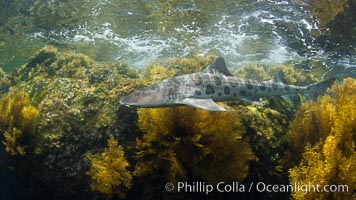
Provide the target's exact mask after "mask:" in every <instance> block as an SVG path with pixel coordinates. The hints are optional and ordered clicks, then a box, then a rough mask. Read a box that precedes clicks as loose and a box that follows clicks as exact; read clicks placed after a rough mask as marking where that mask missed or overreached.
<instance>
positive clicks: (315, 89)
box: [306, 77, 336, 100]
mask: <svg viewBox="0 0 356 200" xmlns="http://www.w3.org/2000/svg"><path fill="white" fill-rule="evenodd" d="M335 80H336V78H335V77H332V78H329V79H327V80H324V81H321V82H317V83H313V84H310V85H308V86H307V89H308V92H306V96H307V98H308V99H313V100H316V99H317V98H318V96H320V95H322V94H324V93H325V91H326V90H327V89H328V88H330V87H331V85H332V84H333V83H334V82H335Z"/></svg>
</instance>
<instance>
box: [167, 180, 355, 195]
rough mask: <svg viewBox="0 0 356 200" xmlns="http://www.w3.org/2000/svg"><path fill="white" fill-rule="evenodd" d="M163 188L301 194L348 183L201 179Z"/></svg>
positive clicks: (342, 188) (342, 189)
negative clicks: (212, 180) (328, 183)
mask: <svg viewBox="0 0 356 200" xmlns="http://www.w3.org/2000/svg"><path fill="white" fill-rule="evenodd" d="M165 190H166V191H168V192H173V191H174V192H186V193H205V194H207V195H208V194H209V193H211V192H221V193H223V192H256V191H257V192H291V193H295V192H301V193H303V194H306V193H309V192H348V191H349V187H348V185H320V184H312V183H307V184H301V183H298V182H295V183H293V184H287V185H281V184H275V185H274V184H265V183H263V182H257V183H254V182H251V183H249V184H246V183H239V182H232V183H225V182H219V183H218V184H216V185H212V184H207V183H205V182H203V181H197V182H178V183H176V184H174V183H170V182H168V183H167V184H166V185H165Z"/></svg>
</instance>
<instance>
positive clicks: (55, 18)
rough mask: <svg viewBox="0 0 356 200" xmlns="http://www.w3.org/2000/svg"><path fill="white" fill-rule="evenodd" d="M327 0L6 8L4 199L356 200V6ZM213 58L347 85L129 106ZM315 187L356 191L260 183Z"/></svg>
mask: <svg viewBox="0 0 356 200" xmlns="http://www.w3.org/2000/svg"><path fill="white" fill-rule="evenodd" d="M315 2H318V3H315V4H314V3H312V1H310V0H281V1H275V0H252V1H249V0H223V1H213V0H182V1H176V0H171V1H163V0H134V1H132V0H130V1H129V0H120V1H117V0H78V1H70V0H50V1H41V0H28V1H11V0H0V69H2V70H3V71H5V72H6V73H7V74H5V73H3V72H2V70H0V141H1V143H0V199H124V198H125V197H126V198H127V199H205V198H209V199H289V198H291V197H293V198H295V199H308V198H309V199H333V198H338V199H348V198H354V197H355V192H354V191H355V188H356V182H355V180H354V178H353V177H356V171H355V170H354V169H356V166H355V163H356V153H355V131H356V127H355V123H354V122H355V120H356V112H355V111H356V109H355V105H356V81H355V78H356V62H355V61H356V59H355V52H356V51H355V46H356V45H355V41H356V40H355V31H356V29H355V22H356V20H354V18H355V16H353V15H352V12H351V10H352V8H354V7H355V2H354V1H347V0H340V1H335V2H332V3H330V1H328V0H317V1H315ZM323 13H326V14H327V15H323ZM214 56H221V57H223V58H224V59H225V61H226V64H227V68H228V69H229V70H230V71H231V73H232V74H234V76H237V77H241V78H252V79H256V80H259V81H261V80H270V79H271V78H272V77H273V76H275V75H276V74H277V73H278V72H280V71H282V72H284V74H285V77H284V78H285V79H286V80H287V81H288V82H290V83H291V84H293V85H298V86H299V85H300V86H304V85H308V84H312V83H315V82H319V81H322V80H325V79H327V78H330V77H336V78H337V81H336V82H337V83H336V84H335V85H334V86H333V87H332V88H330V90H328V91H327V92H326V94H325V95H320V98H319V99H318V100H317V101H310V102H305V101H304V100H305V96H303V94H298V95H295V96H293V97H290V98H289V99H288V100H286V99H284V98H281V97H280V96H278V95H277V96H274V97H267V98H263V99H262V104H258V105H255V104H251V103H248V102H244V101H231V102H222V103H221V104H220V103H219V105H221V106H223V107H226V108H227V110H228V112H209V111H205V110H201V109H196V108H193V107H190V106H177V107H175V106H174V107H169V108H155V109H154V108H136V107H134V106H130V107H126V106H122V105H120V104H119V100H120V98H122V97H123V96H125V95H128V94H129V93H131V92H133V91H135V90H138V89H140V88H143V87H146V86H149V85H151V84H153V83H157V82H159V81H161V80H162V79H164V78H167V77H172V76H178V75H182V74H189V73H193V72H198V71H201V70H202V69H203V68H204V67H206V66H208V65H209V64H210V63H211V62H212V61H213V58H214ZM133 69H138V70H133ZM345 77H353V78H354V79H352V78H347V79H344V78H345ZM215 82H218V81H215ZM220 84H221V83H220ZM239 85H242V84H240V83H239ZM231 87H234V86H233V85H231ZM248 87H249V86H247V88H248ZM253 87H254V86H253ZM286 88H287V87H286ZM288 88H289V87H288ZM224 89H225V88H224ZM250 89H251V88H250ZM254 89H255V88H254ZM280 89H281V88H280ZM251 91H252V90H251ZM255 91H256V92H257V90H255ZM224 93H230V89H229V92H225V90H224ZM220 95H221V94H220ZM249 95H252V94H251V93H250V94H249ZM252 96H253V95H252ZM222 181H223V182H225V183H226V184H225V183H224V184H219V182H222ZM232 181H233V183H231V182H232ZM310 182H311V183H313V184H318V183H320V184H334V185H348V186H349V188H350V190H349V191H347V192H334V193H323V192H321V193H320V192H316V193H315V192H314V193H313V192H309V193H308V194H306V195H308V196H303V195H305V194H303V192H304V191H296V192H293V191H283V192H266V191H263V192H261V191H258V187H257V185H256V184H259V186H263V184H269V185H277V186H278V187H281V186H282V185H287V184H294V183H295V184H298V185H299V184H301V185H306V184H308V183H310ZM181 183H184V184H183V185H188V187H190V188H192V187H194V186H197V185H199V184H203V188H205V189H206V187H208V186H209V187H210V186H212V187H215V188H214V189H215V191H214V192H211V194H209V195H207V194H206V191H201V188H200V189H197V188H195V189H190V190H189V189H188V190H186V191H184V189H183V190H182V191H180V192H177V187H178V186H179V184H181ZM230 183H231V185H233V184H235V183H239V185H240V186H246V187H249V186H251V187H252V186H254V187H253V190H252V192H250V191H249V192H246V190H247V188H245V189H246V190H245V191H240V192H232V193H231V192H218V190H217V189H221V188H217V187H220V186H222V185H228V184H230ZM253 184H254V185H253ZM218 185H220V186H218ZM172 186H173V187H175V189H176V190H171V189H172ZM205 186H206V187H205ZM240 189H241V188H240ZM260 189H261V188H260Z"/></svg>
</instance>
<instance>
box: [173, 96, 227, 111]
mask: <svg viewBox="0 0 356 200" xmlns="http://www.w3.org/2000/svg"><path fill="white" fill-rule="evenodd" d="M179 103H180V104H185V105H189V106H193V107H196V108H201V109H204V110H211V111H226V110H225V108H223V107H221V106H219V105H218V104H216V103H215V102H214V101H213V100H211V99H196V98H184V99H181V100H180V101H179Z"/></svg>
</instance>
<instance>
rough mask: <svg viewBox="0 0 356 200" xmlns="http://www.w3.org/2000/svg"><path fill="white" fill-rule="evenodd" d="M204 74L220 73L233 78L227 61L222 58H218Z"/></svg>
mask: <svg viewBox="0 0 356 200" xmlns="http://www.w3.org/2000/svg"><path fill="white" fill-rule="evenodd" d="M202 72H203V73H216V72H219V73H221V74H224V75H225V76H232V74H231V73H230V71H229V70H228V69H227V68H226V65H225V60H224V58H222V57H218V58H216V59H215V60H214V61H213V62H212V63H211V64H210V65H208V66H207V67H206V68H205V69H204V70H203V71H202Z"/></svg>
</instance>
